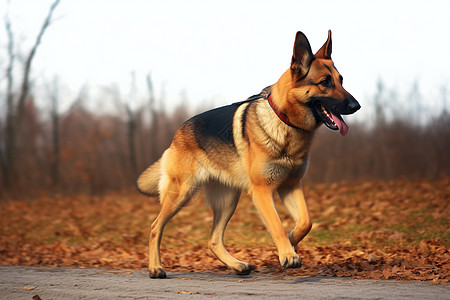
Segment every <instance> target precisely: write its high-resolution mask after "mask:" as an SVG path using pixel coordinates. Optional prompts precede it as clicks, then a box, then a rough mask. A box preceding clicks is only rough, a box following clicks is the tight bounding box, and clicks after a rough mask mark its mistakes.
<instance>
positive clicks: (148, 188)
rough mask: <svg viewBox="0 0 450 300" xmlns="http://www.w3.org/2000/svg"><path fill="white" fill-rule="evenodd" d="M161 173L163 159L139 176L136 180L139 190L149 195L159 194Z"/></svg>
mask: <svg viewBox="0 0 450 300" xmlns="http://www.w3.org/2000/svg"><path fill="white" fill-rule="evenodd" d="M161 173H162V172H161V159H159V160H158V161H157V162H155V163H154V164H153V165H151V166H150V167H148V168H147V169H146V170H145V171H144V172H142V174H141V175H140V176H139V177H138V179H137V182H136V187H137V189H138V191H139V192H141V193H142V194H144V195H147V196H159V180H160V178H161Z"/></svg>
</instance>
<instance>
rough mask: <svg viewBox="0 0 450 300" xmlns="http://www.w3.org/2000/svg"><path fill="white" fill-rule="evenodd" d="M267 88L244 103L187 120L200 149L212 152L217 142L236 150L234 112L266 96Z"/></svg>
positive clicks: (210, 111) (219, 108)
mask: <svg viewBox="0 0 450 300" xmlns="http://www.w3.org/2000/svg"><path fill="white" fill-rule="evenodd" d="M268 88H270V87H267V88H265V89H264V90H262V92H261V93H260V94H256V95H254V96H251V97H249V98H247V99H246V100H244V101H240V102H236V103H233V104H230V105H227V106H222V107H218V108H215V109H212V110H208V111H206V112H204V113H201V114H198V115H196V116H194V117H192V118H191V119H190V120H188V121H187V122H186V124H189V126H193V127H194V130H193V131H194V133H195V139H196V141H197V143H198V146H199V147H200V149H202V150H204V151H208V150H210V151H212V150H214V149H213V148H214V146H215V145H214V144H215V143H217V142H219V143H225V144H226V145H227V146H229V147H231V148H233V149H234V150H236V146H235V144H234V137H233V118H234V114H235V113H236V110H237V109H238V108H239V106H241V105H242V104H244V103H247V102H251V101H255V100H257V99H260V98H265V97H266V96H268V93H267V90H268Z"/></svg>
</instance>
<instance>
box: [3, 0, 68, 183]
mask: <svg viewBox="0 0 450 300" xmlns="http://www.w3.org/2000/svg"><path fill="white" fill-rule="evenodd" d="M59 2H60V0H55V1H54V2H53V3H52V5H51V6H50V9H49V11H48V13H47V16H46V18H45V20H44V22H43V24H42V26H41V29H40V31H39V33H38V35H37V37H36V40H35V42H34V44H33V46H32V48H31V50H30V52H29V53H28V55H27V56H26V59H25V63H24V69H23V77H22V81H21V83H20V90H19V93H18V95H17V100H16V101H15V95H14V92H13V84H14V77H13V67H14V62H15V53H14V34H13V30H12V25H11V20H10V19H9V16H8V14H6V16H5V28H6V32H7V36H8V42H7V45H8V46H7V48H8V65H7V68H6V81H7V83H6V126H5V127H6V132H5V135H4V145H5V147H4V150H2V149H0V151H2V152H3V153H0V154H1V155H0V161H1V167H2V173H3V180H4V184H5V185H6V186H10V185H11V184H12V182H13V181H14V177H15V163H16V160H17V158H16V151H15V150H16V149H15V147H16V142H17V138H18V133H19V128H20V126H21V123H22V118H23V115H24V110H25V102H26V100H27V97H28V96H29V90H30V73H31V67H32V63H33V59H34V57H35V55H36V52H37V49H38V48H39V45H40V44H41V41H42V37H43V36H44V34H45V32H46V30H47V28H48V27H49V25H50V24H51V20H52V15H53V12H54V10H55V9H56V7H57V6H58V4H59Z"/></svg>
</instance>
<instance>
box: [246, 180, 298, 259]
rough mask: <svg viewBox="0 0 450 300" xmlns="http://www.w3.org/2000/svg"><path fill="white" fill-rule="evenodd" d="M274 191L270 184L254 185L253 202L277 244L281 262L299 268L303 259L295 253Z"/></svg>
mask: <svg viewBox="0 0 450 300" xmlns="http://www.w3.org/2000/svg"><path fill="white" fill-rule="evenodd" d="M273 193H274V191H273V189H272V188H271V187H269V186H264V185H262V186H254V187H252V197H253V203H254V204H255V207H256V209H257V210H258V212H259V214H260V215H261V217H262V219H263V221H264V223H265V224H266V226H267V228H268V229H269V232H270V234H271V235H272V239H273V241H274V242H275V245H276V246H277V249H278V257H279V259H280V264H281V265H282V266H283V267H285V268H298V267H300V266H301V259H300V257H299V256H298V255H297V253H295V250H294V247H293V246H292V245H291V242H290V241H289V238H288V235H287V234H286V231H285V230H284V228H283V224H282V223H281V220H280V217H279V216H278V213H277V210H276V208H275V203H274V202H273Z"/></svg>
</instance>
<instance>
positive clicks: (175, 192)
mask: <svg viewBox="0 0 450 300" xmlns="http://www.w3.org/2000/svg"><path fill="white" fill-rule="evenodd" d="M162 180H163V182H162V188H161V210H160V212H159V215H158V217H157V218H156V220H155V221H154V222H153V224H152V228H151V232H150V241H149V250H148V251H149V253H148V258H149V265H148V270H149V276H150V277H151V278H165V277H166V272H165V271H164V269H163V268H162V265H161V256H160V245H161V237H162V234H163V230H164V227H165V226H166V224H167V223H168V222H169V221H170V219H171V218H172V217H173V216H175V215H176V213H177V212H179V211H180V209H181V208H182V207H183V206H184V205H185V204H186V202H187V201H188V200H189V199H190V198H191V196H192V195H193V194H194V193H195V191H196V190H197V188H196V187H195V186H194V185H193V182H192V181H193V180H192V177H191V176H190V175H189V174H186V175H178V176H176V175H173V176H169V175H164V176H163V178H162Z"/></svg>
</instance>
